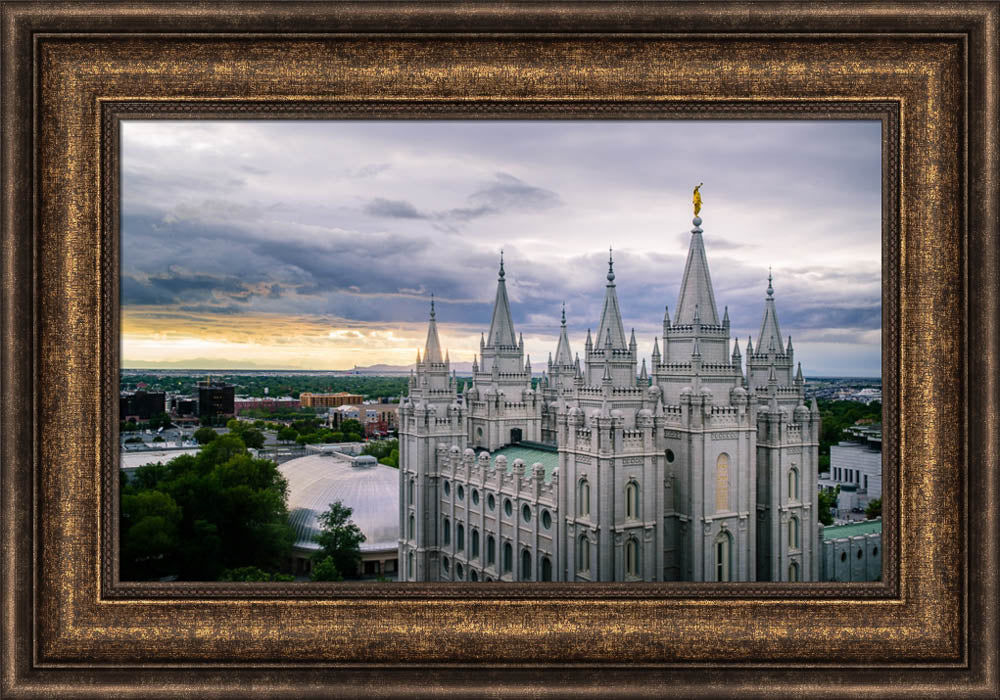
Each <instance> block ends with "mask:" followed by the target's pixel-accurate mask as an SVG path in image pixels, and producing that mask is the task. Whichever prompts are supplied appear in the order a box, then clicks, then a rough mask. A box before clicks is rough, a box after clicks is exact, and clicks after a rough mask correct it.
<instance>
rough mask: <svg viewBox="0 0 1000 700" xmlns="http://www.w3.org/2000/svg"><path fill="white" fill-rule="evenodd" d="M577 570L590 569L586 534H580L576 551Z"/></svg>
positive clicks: (588, 545) (588, 542) (588, 544)
mask: <svg viewBox="0 0 1000 700" xmlns="http://www.w3.org/2000/svg"><path fill="white" fill-rule="evenodd" d="M576 568H577V571H590V540H589V539H587V536H586V535H580V539H579V540H578V546H577V553H576Z"/></svg>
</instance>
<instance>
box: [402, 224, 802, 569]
mask: <svg viewBox="0 0 1000 700" xmlns="http://www.w3.org/2000/svg"><path fill="white" fill-rule="evenodd" d="M693 223H694V228H693V229H692V230H691V241H690V247H689V250H688V257H687V263H686V265H685V269H684V275H683V279H682V282H681V287H680V291H679V294H678V297H677V300H676V306H675V307H674V308H675V311H674V313H673V315H672V316H671V313H670V310H669V307H667V308H666V310H665V313H664V316H663V332H662V335H660V336H658V337H656V338H654V339H653V341H652V353H651V363H650V366H649V367H647V366H646V363H645V360H643V361H642V362H641V363H640V362H639V359H638V353H637V341H636V337H635V332H634V330H633V331H632V332H631V333H630V334H628V335H626V333H625V328H624V325H623V323H622V315H621V310H620V308H619V303H618V295H617V292H616V285H615V273H614V263H613V261H612V259H611V258H610V257H609V260H608V271H607V274H606V281H605V288H604V307H603V311H602V313H601V318H600V321H599V323H598V325H597V331H596V334H594V335H592V334H591V332H590V331H588V332H587V340H586V343H585V345H584V348H583V356H582V358H581V356H580V354H579V353H574V352H573V351H572V349H571V347H570V343H569V339H568V335H567V330H566V311H565V308H564V309H563V311H562V322H561V327H560V328H559V329H558V330H559V336H558V340H557V341H556V343H555V350H554V354H551V355H550V356H549V359H548V363H547V364H546V365H545V366H544V368H543V371H542V372H541V374H540V376H538V377H536V378H535V379H536V380H535V382H534V383H533V381H532V368H531V362H530V359H529V358H526V357H525V354H524V342H523V339H522V338H521V336H519V335H518V334H517V333H516V331H515V328H514V322H513V317H512V314H511V309H510V301H509V299H508V295H507V289H506V272H505V270H504V264H503V260H502V258H501V261H500V269H499V274H498V279H497V290H496V299H495V301H494V304H493V316H492V319H491V321H490V326H489V332H488V333H487V334H484V335H483V336H482V339H481V340H480V349H479V354H478V355H477V357H476V359H475V361H474V363H473V372H472V375H473V376H472V382H471V385H468V386H463V387H461V388H460V387H459V386H458V385H457V381H456V378H455V375H454V373H453V372H452V371H451V368H450V362H449V358H448V355H447V353H444V354H443V353H442V348H441V344H440V340H439V338H438V332H437V325H436V324H437V320H436V313H435V310H434V304H433V301H432V302H431V311H430V321H429V325H428V330H427V341H426V344H425V347H424V350H423V352H422V353H419V352H418V354H417V365H416V370H415V371H414V372H412V373H411V376H410V382H409V391H408V396H407V397H406V398H405V399H404V400H403V402H402V404H401V406H400V410H399V449H400V470H399V476H400V484H399V487H400V499H399V503H400V505H399V517H400V530H399V532H400V540H399V564H400V572H399V577H400V580H404V581H501V580H502V581H815V580H818V579H819V577H820V571H819V559H818V554H819V546H818V545H819V543H818V541H817V533H818V529H817V528H818V518H817V507H818V505H817V488H816V479H817V472H818V469H817V467H818V448H819V433H820V416H819V410H818V409H817V407H816V403H815V400H813V401H812V402H811V404H809V405H807V403H806V400H805V383H804V380H803V377H802V370H801V365H800V364H797V363H796V362H795V359H794V350H793V348H792V340H791V337H787V338H786V337H785V336H783V335H782V334H781V329H780V327H779V324H778V314H777V309H776V303H775V298H774V288H773V286H772V278H771V277H770V275H769V276H768V287H767V291H766V295H765V296H764V300H763V311H762V320H761V325H760V332H759V333H758V335H757V338H756V345H754V339H753V338H752V337H751V338H750V339H749V340H748V342H747V344H746V346H745V351H744V352H745V356H744V354H743V353H741V351H740V347H739V343H738V341H734V340H733V339H732V338H731V336H730V320H729V312H728V307H727V308H725V309H724V310H723V314H722V316H721V317H720V315H719V311H718V307H717V305H716V302H715V294H714V291H713V288H712V281H711V277H710V275H709V268H708V260H707V258H706V254H705V246H704V240H703V231H702V229H701V223H702V220H701V218H700V217H698V216H695V218H694V221H693Z"/></svg>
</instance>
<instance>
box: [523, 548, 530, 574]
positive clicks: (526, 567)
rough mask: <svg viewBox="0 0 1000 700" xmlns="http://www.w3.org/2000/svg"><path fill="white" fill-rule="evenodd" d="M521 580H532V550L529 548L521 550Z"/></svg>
mask: <svg viewBox="0 0 1000 700" xmlns="http://www.w3.org/2000/svg"><path fill="white" fill-rule="evenodd" d="M521 580H522V581H530V580H531V552H529V551H528V550H527V549H525V550H523V551H522V552H521Z"/></svg>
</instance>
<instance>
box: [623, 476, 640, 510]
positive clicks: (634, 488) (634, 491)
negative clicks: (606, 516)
mask: <svg viewBox="0 0 1000 700" xmlns="http://www.w3.org/2000/svg"><path fill="white" fill-rule="evenodd" d="M625 517H626V518H629V519H635V518H638V517H639V484H637V483H635V482H634V481H630V482H628V485H627V486H626V487H625Z"/></svg>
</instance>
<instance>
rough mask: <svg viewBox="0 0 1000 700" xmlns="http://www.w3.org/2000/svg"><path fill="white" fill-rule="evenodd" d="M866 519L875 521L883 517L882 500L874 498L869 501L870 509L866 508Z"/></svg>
mask: <svg viewBox="0 0 1000 700" xmlns="http://www.w3.org/2000/svg"><path fill="white" fill-rule="evenodd" d="M865 517H866V518H868V519H869V520H874V519H875V518H881V517H882V499H881V498H873V499H872V500H870V501H868V507H867V508H865Z"/></svg>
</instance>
